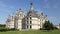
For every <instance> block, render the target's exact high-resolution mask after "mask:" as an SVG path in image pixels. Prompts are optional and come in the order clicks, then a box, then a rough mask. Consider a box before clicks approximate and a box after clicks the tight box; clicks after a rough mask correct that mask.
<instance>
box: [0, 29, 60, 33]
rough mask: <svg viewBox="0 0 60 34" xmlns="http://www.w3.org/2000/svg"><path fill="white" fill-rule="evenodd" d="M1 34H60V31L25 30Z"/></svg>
mask: <svg viewBox="0 0 60 34" xmlns="http://www.w3.org/2000/svg"><path fill="white" fill-rule="evenodd" d="M0 34H60V30H52V31H48V32H47V31H43V30H28V31H26V30H24V31H6V32H0Z"/></svg>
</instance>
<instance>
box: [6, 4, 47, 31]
mask: <svg viewBox="0 0 60 34" xmlns="http://www.w3.org/2000/svg"><path fill="white" fill-rule="evenodd" d="M45 21H48V19H47V15H44V14H43V13H38V12H37V11H35V10H34V8H33V3H30V10H29V11H27V13H26V12H24V11H22V10H21V9H19V10H17V11H16V14H13V13H11V14H10V15H9V17H8V19H7V21H6V28H10V29H11V28H15V29H19V30H22V29H27V30H29V29H35V30H36V29H40V28H42V27H43V24H44V23H45Z"/></svg>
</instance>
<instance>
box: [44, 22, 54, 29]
mask: <svg viewBox="0 0 60 34" xmlns="http://www.w3.org/2000/svg"><path fill="white" fill-rule="evenodd" d="M53 28H54V26H53V24H52V23H50V21H45V23H44V24H43V29H45V30H53Z"/></svg>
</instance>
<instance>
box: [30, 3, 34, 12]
mask: <svg viewBox="0 0 60 34" xmlns="http://www.w3.org/2000/svg"><path fill="white" fill-rule="evenodd" d="M32 10H33V3H30V11H32Z"/></svg>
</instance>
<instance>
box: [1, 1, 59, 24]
mask: <svg viewBox="0 0 60 34" xmlns="http://www.w3.org/2000/svg"><path fill="white" fill-rule="evenodd" d="M31 2H33V7H34V10H36V11H38V12H43V13H44V15H47V16H48V19H49V20H50V21H51V22H52V23H53V24H59V23H60V0H0V24H5V23H6V20H7V18H8V16H9V14H10V13H16V11H17V10H18V9H19V8H21V9H22V10H24V11H28V10H29V9H30V3H31Z"/></svg>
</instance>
